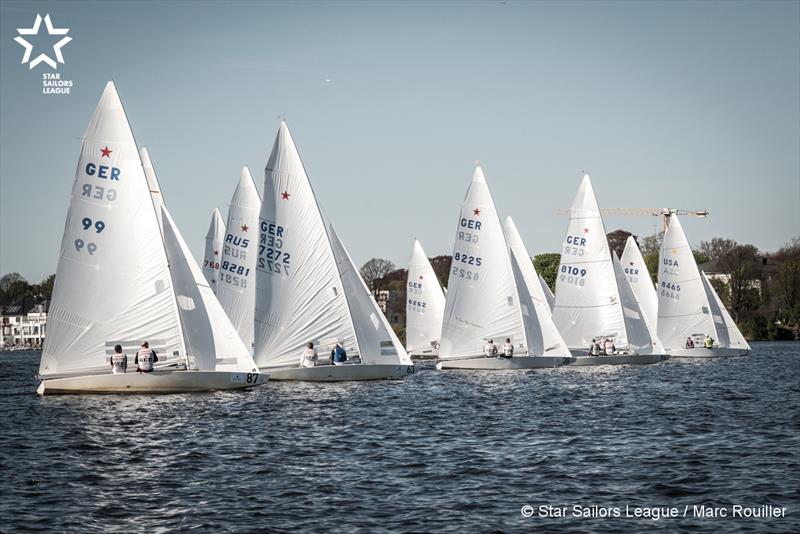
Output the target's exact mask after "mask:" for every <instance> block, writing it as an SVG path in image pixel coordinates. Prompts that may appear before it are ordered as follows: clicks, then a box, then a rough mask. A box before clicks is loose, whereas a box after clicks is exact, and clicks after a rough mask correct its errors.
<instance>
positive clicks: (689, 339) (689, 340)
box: [686, 336, 694, 349]
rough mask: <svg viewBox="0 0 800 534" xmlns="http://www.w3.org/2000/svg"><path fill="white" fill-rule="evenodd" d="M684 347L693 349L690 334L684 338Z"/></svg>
mask: <svg viewBox="0 0 800 534" xmlns="http://www.w3.org/2000/svg"><path fill="white" fill-rule="evenodd" d="M686 348H687V349H693V348H694V341H692V338H691V336H689V337H687V338H686Z"/></svg>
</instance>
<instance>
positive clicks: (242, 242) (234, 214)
mask: <svg viewBox="0 0 800 534" xmlns="http://www.w3.org/2000/svg"><path fill="white" fill-rule="evenodd" d="M260 209H261V197H259V195H258V189H256V184H255V182H253V177H252V176H250V169H248V168H247V167H246V166H245V167H243V168H242V172H241V173H240V175H239V182H238V184H237V185H236V190H235V191H234V193H233V198H231V204H230V207H229V208H228V223H227V225H226V226H225V228H226V232H225V242H224V243H223V246H222V258H221V259H220V270H219V281H218V282H217V298H218V299H219V303H220V304H221V305H222V309H223V310H225V313H227V314H228V317H229V318H230V320H231V322H232V323H233V326H234V327H236V330H237V331H238V332H239V336H240V337H241V338H242V341H244V344H245V346H246V347H247V348H248V349H249V350H251V351H252V348H253V313H254V310H255V305H256V254H257V252H258V212H259V210H260Z"/></svg>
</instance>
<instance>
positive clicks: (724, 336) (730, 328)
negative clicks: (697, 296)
mask: <svg viewBox="0 0 800 534" xmlns="http://www.w3.org/2000/svg"><path fill="white" fill-rule="evenodd" d="M700 276H701V278H702V280H703V289H705V291H706V298H708V302H709V304H710V305H711V314H712V316H713V317H714V323H715V325H716V327H717V335H718V336H719V339H718V341H719V342H720V345H722V346H725V347H731V348H735V349H747V350H750V344H749V343H748V342H747V340H746V339H745V338H744V336H743V335H742V332H741V331H740V330H739V327H738V326H736V323H735V322H734V321H733V317H731V314H730V313H728V309H727V308H726V307H725V305H724V304H723V303H722V300H721V299H720V298H719V295H718V294H717V292H716V291H715V290H714V286H712V285H711V281H710V280H709V279H708V276H706V273H704V272H702V271H700Z"/></svg>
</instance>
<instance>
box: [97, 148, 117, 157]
mask: <svg viewBox="0 0 800 534" xmlns="http://www.w3.org/2000/svg"><path fill="white" fill-rule="evenodd" d="M100 152H101V153H102V156H100V157H101V158H103V157H106V158H109V159H111V153H112V152H114V151H113V150H111V149H110V148H108V147H105V148H101V149H100Z"/></svg>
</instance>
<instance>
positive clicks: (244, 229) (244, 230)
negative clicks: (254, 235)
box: [242, 224, 247, 232]
mask: <svg viewBox="0 0 800 534" xmlns="http://www.w3.org/2000/svg"><path fill="white" fill-rule="evenodd" d="M246 231H247V225H246V224H243V225H242V232H246Z"/></svg>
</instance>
